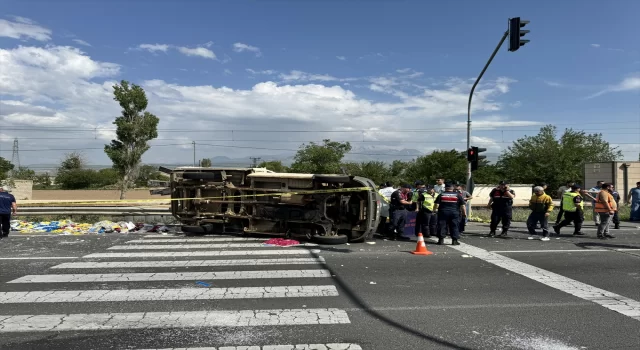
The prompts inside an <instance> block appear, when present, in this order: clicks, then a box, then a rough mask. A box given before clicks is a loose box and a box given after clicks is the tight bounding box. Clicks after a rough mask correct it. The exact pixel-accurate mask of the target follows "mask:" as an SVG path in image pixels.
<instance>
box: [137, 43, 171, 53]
mask: <svg viewBox="0 0 640 350" xmlns="http://www.w3.org/2000/svg"><path fill="white" fill-rule="evenodd" d="M169 47H170V46H169V45H167V44H140V45H138V49H140V50H146V51H149V52H152V53H154V52H157V51H162V52H167V50H169Z"/></svg>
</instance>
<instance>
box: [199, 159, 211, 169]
mask: <svg viewBox="0 0 640 350" xmlns="http://www.w3.org/2000/svg"><path fill="white" fill-rule="evenodd" d="M200 166H201V167H204V168H210V167H211V159H209V158H203V159H202V160H201V161H200Z"/></svg>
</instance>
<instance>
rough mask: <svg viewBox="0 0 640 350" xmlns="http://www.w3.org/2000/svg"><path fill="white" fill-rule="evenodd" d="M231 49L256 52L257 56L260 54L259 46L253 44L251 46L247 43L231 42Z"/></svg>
mask: <svg viewBox="0 0 640 350" xmlns="http://www.w3.org/2000/svg"><path fill="white" fill-rule="evenodd" d="M233 51H235V52H245V51H247V52H253V53H255V54H256V56H257V57H260V56H262V52H261V51H260V48H257V47H255V46H251V45H247V44H243V43H235V44H233Z"/></svg>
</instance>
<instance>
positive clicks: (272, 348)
mask: <svg viewBox="0 0 640 350" xmlns="http://www.w3.org/2000/svg"><path fill="white" fill-rule="evenodd" d="M144 350H362V347H361V346H360V345H358V344H352V343H329V344H295V345H294V344H287V345H263V346H260V345H241V346H221V347H218V348H216V347H206V348H163V349H144Z"/></svg>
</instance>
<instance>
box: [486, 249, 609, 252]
mask: <svg viewBox="0 0 640 350" xmlns="http://www.w3.org/2000/svg"><path fill="white" fill-rule="evenodd" d="M611 251H612V250H610V249H555V250H554V249H549V250H492V251H491V253H576V252H577V253H585V252H611Z"/></svg>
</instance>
